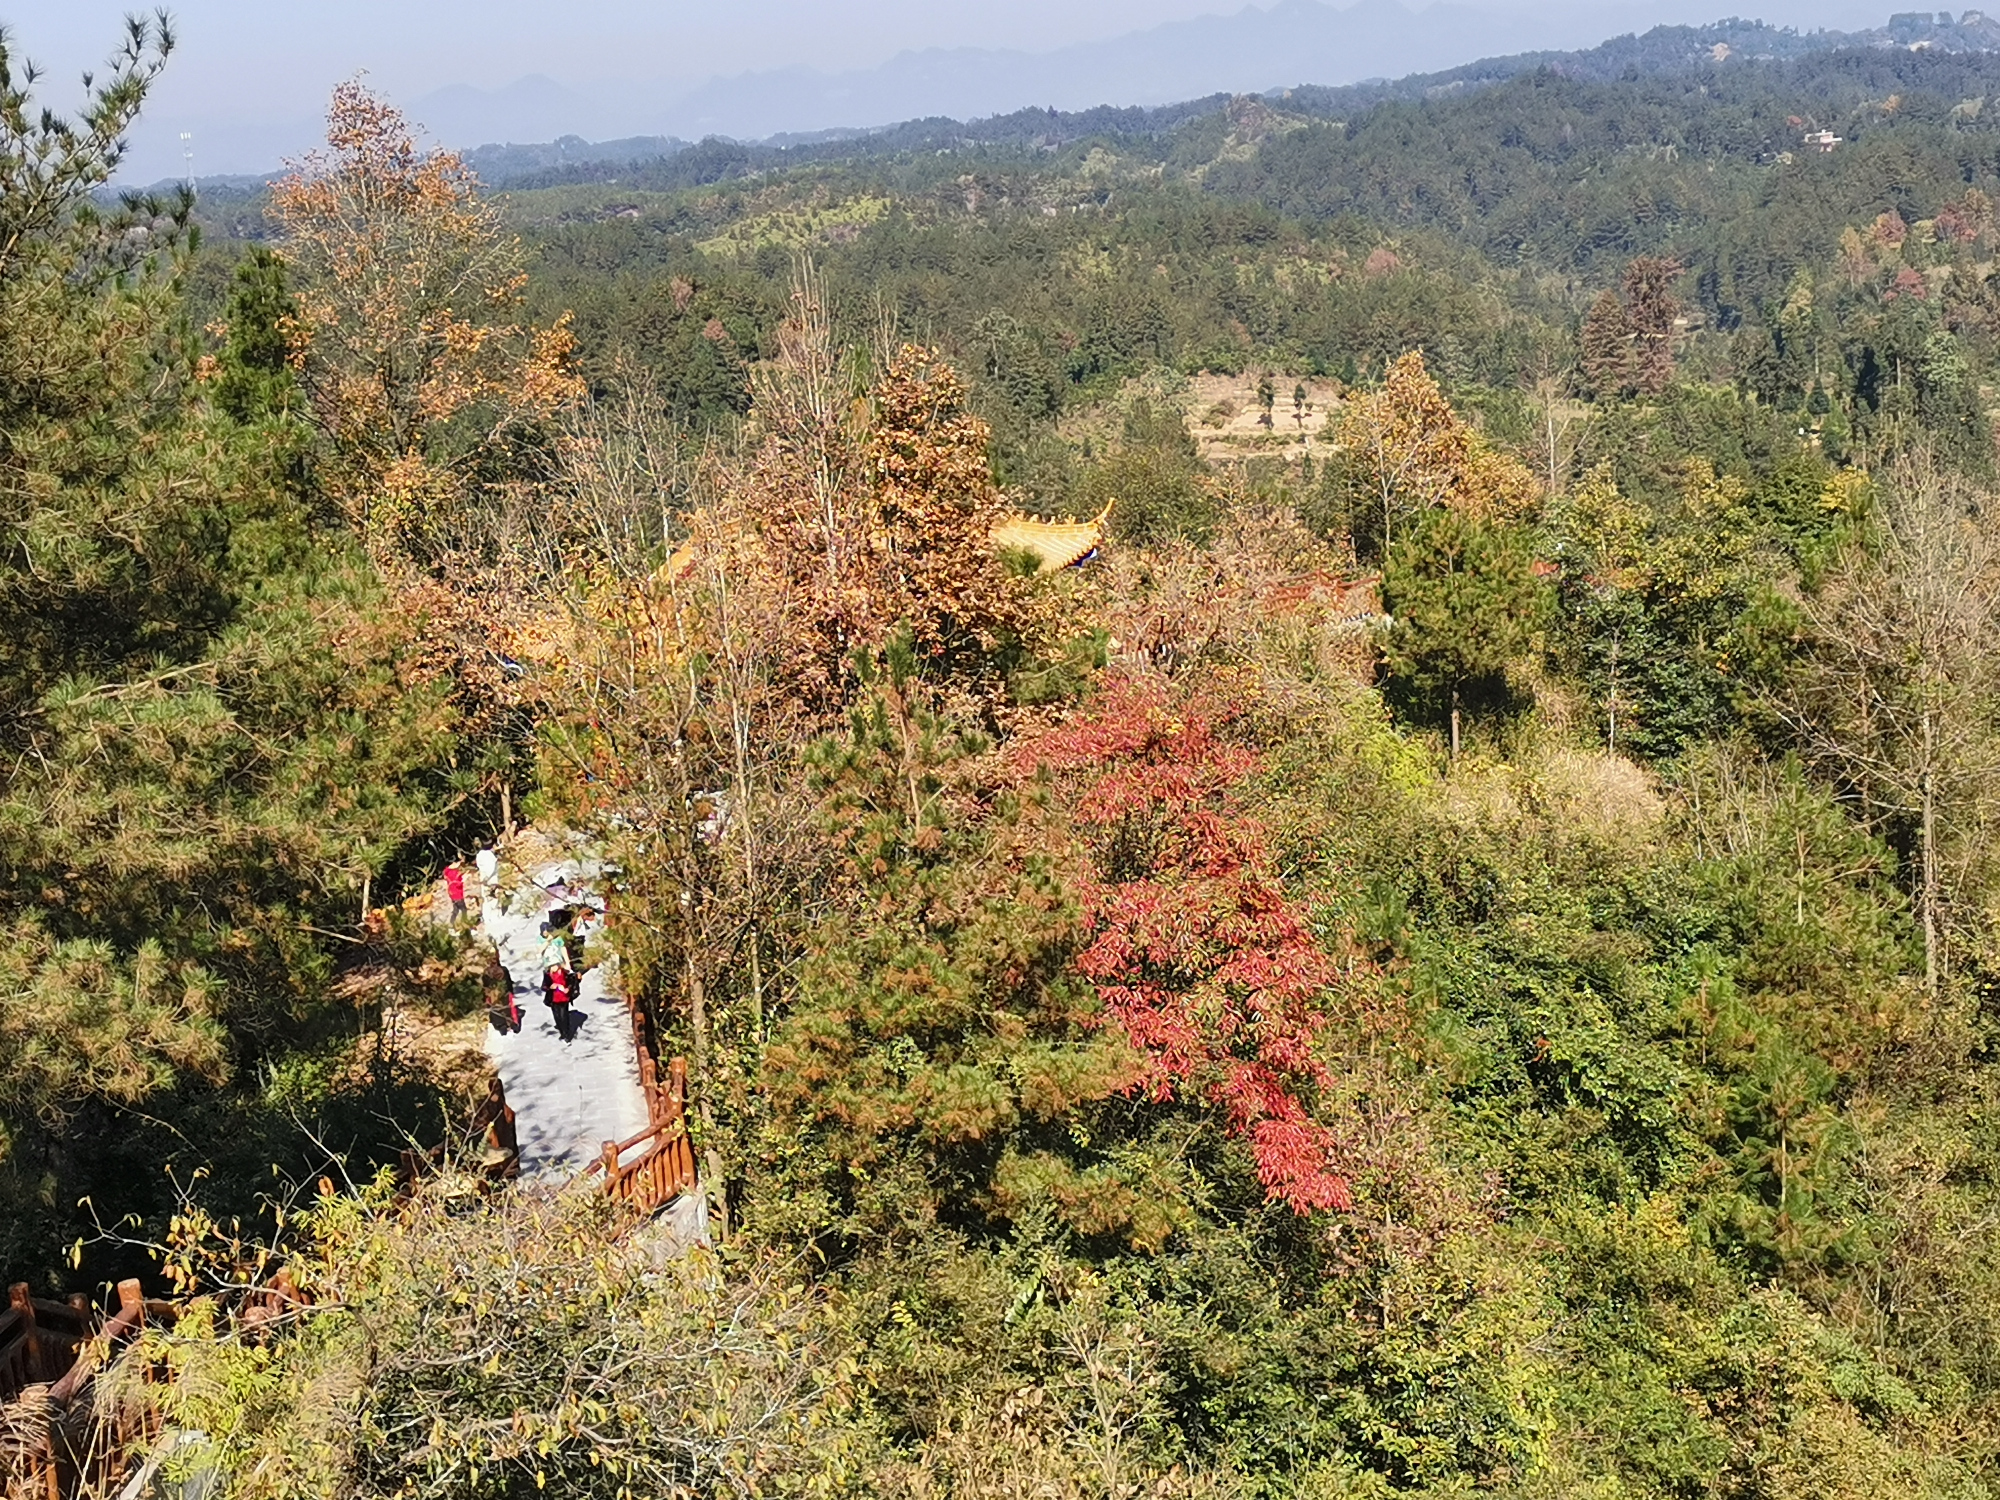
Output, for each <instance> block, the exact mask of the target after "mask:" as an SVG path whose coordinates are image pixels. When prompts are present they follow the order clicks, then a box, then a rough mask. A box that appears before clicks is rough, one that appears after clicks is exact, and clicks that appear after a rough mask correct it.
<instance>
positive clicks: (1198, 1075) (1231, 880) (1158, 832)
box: [1024, 677, 1353, 1214]
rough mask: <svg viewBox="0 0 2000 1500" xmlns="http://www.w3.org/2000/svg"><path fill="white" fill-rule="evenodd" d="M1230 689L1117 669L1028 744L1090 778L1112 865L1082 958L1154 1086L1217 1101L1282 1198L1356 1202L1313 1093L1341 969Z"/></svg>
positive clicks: (1085, 812)
mask: <svg viewBox="0 0 2000 1500" xmlns="http://www.w3.org/2000/svg"><path fill="white" fill-rule="evenodd" d="M1234 712H1235V710H1234V709H1233V708H1232V707H1231V706H1230V705H1229V704H1228V703H1227V702H1225V701H1224V700H1222V699H1221V698H1220V697H1219V696H1217V695H1214V694H1211V693H1205V692H1197V693H1193V694H1188V693H1176V692H1175V691H1173V690H1172V689H1170V688H1169V687H1168V686H1167V685H1166V684H1164V683H1160V682H1154V681H1148V680H1139V679H1135V678H1129V677H1121V678H1114V679H1113V680H1112V681H1111V682H1110V683H1109V684H1108V685H1107V687H1106V688H1105V690H1104V691H1103V693H1102V694H1101V695H1100V697H1099V699H1098V701H1097V703H1096V704H1095V706H1094V708H1093V710H1092V711H1090V712H1088V713H1085V714H1083V715H1080V716H1079V717H1077V718H1076V719H1074V720H1072V721H1070V722H1069V723H1067V724H1065V725H1063V726H1061V727H1058V728H1056V729H1054V730H1052V731H1050V732H1048V733H1047V734H1044V735H1042V736H1040V737H1039V738H1038V739H1036V740H1035V741H1034V742H1033V743H1032V744H1031V745H1029V746H1028V747H1027V748H1026V750H1025V752H1024V753H1025V756H1026V759H1027V762H1028V764H1029V766H1030V767H1031V768H1035V769H1042V768H1046V769H1048V770H1050V771H1053V772H1056V773H1058V774H1063V775H1067V776H1076V777H1079V778H1081V782H1082V784H1081V787H1080V790H1079V792H1078V795H1077V797H1076V799H1075V802H1074V804H1073V805H1074V808H1075V816H1076V818H1077V821H1078V822H1079V823H1080V824H1081V825H1082V826H1083V827H1084V828H1085V829H1087V830H1089V832H1090V835H1091V841H1092V845H1093V849H1092V852H1093V854H1094V856H1095V867H1096V868H1095V871H1094V873H1093V874H1092V875H1091V877H1089V878H1088V879H1087V880H1085V881H1084V882H1083V884H1082V895H1083V899H1084V904H1085V913H1086V919H1087V921H1088V924H1089V929H1088V930H1089V939H1088V942H1087V944H1086V946H1085V947H1084V949H1083V951H1082V952H1081V953H1080V954H1079V956H1078V958H1077V960H1076V964H1077V968H1078V970H1079V971H1080V972H1081V973H1082V974H1083V975H1085V976H1086V977H1087V978H1089V979H1090V980H1091V981H1092V982H1093V983H1094V984H1095V985H1096V986H1097V990H1098V994H1099V995H1100V997H1101V998H1102V1000H1103V1002H1104V1006H1105V1010H1106V1012H1107V1014H1108V1016H1109V1017H1110V1018H1111V1019H1112V1020H1113V1021H1115V1023H1116V1024H1118V1025H1119V1026H1121V1027H1122V1028H1123V1029H1124V1031H1125V1033H1126V1035H1127V1036H1128V1037H1129V1038H1130V1039H1131V1041H1132V1043H1133V1045H1134V1046H1136V1047H1137V1048H1138V1050H1139V1052H1140V1053H1141V1054H1142V1056H1143V1057H1144V1058H1145V1060H1146V1064H1147V1067H1146V1074H1145V1077H1144V1079H1143V1080H1142V1081H1141V1083H1140V1084H1138V1085H1137V1087H1140V1088H1144V1089H1146V1090H1148V1091H1149V1092H1150V1093H1151V1095H1152V1097H1154V1098H1155V1099H1159V1100H1163V1101H1164V1100H1168V1099H1172V1098H1174V1097H1176V1095H1181V1094H1192V1095H1194V1096H1195V1097H1198V1098H1202V1099H1205V1100H1207V1101H1208V1102H1209V1103H1211V1104H1213V1105H1216V1106H1218V1107H1219V1108H1220V1109H1221V1110H1222V1111H1223V1113H1224V1116H1225V1119H1226V1121H1227V1124H1228V1128H1229V1130H1230V1132H1231V1133H1232V1134H1234V1135H1237V1136H1239V1137H1241V1138H1242V1139H1244V1140H1245V1141H1246V1142H1247V1143H1248V1145H1249V1148H1250V1151H1251V1154H1252V1156H1253V1158H1254V1159H1255V1161H1256V1166H1257V1175H1258V1178H1259V1180H1260V1181H1261V1182H1262V1183H1263V1185H1264V1189H1265V1192H1266V1194H1267V1196H1268V1197H1269V1199H1270V1200H1271V1201H1273V1202H1284V1203H1286V1204H1288V1205H1290V1206H1291V1208H1293V1209H1294V1210H1295V1211H1296V1212H1298V1213H1301V1214H1303V1213H1308V1212H1311V1211H1312V1210H1314V1209H1328V1208H1333V1209H1347V1208H1351V1207H1352V1206H1353V1198H1352V1194H1351V1192H1350V1189H1349V1184H1348V1177H1347V1175H1346V1173H1345V1172H1344V1171H1343V1170H1342V1169H1341V1167H1340V1165H1339V1162H1340V1157H1341V1151H1340V1146H1339V1142H1338V1140H1337V1138H1336V1136H1335V1134H1334V1132H1333V1131H1332V1130H1331V1129H1330V1128H1329V1127H1328V1126H1327V1125H1326V1124H1325V1123H1323V1122H1322V1121H1320V1120H1318V1119H1315V1118H1314V1116H1313V1113H1312V1110H1311V1108H1310V1104H1309V1100H1310V1098H1311V1096H1312V1095H1313V1093H1314V1092H1316V1091H1317V1090H1318V1089H1319V1088H1320V1087H1322V1086H1324V1085H1326V1084H1327V1083H1329V1082H1330V1081H1331V1075H1330V1073H1329V1070H1328V1068H1327V1066H1326V1064H1325V1062H1324V1061H1323V1060H1322V1059H1321V1056H1320V1049H1319V1047H1318V1046H1317V1042H1318V1039H1319V1037H1320V1036H1321V1034H1322V1033H1323V1031H1324V1030H1325V1028H1326V1027H1327V1026H1328V1024H1329V1020H1328V1017H1327V1016H1326V1014H1325V1013H1324V1012H1323V1010H1322V1009H1321V1005H1322V1003H1323V1001H1324V998H1325V997H1326V995H1327V994H1328V993H1329V992H1330V991H1331V990H1332V988H1333V986H1334V984H1335V982H1336V979H1337V972H1336V969H1335V966H1334V964H1333V962H1332V961H1331V960H1330V959H1329V957H1328V956H1327V955H1326V953H1325V952H1324V951H1323V950H1322V949H1321V948H1320V946H1319V944H1318V942H1317V941H1316V940H1315V938H1314V935H1313V932H1312V929H1311V927H1310V925H1309V923H1308V922H1307V919H1306V917H1305V914H1304V913H1303V912H1301V911H1300V910H1299V908H1298V907H1297V906H1296V905H1294V904H1293V903H1292V902H1291V901H1290V900H1289V899H1288V898H1287V897H1286V895H1285V893H1284V890H1283V889H1282V887H1281V886H1280V884H1279V881H1278V878H1277V875H1276V873H1275V872H1274V871H1273V870H1272V869H1271V864H1270V856H1269V852H1268V850H1267V848H1266V843H1265V836H1264V830H1263V828H1262V826H1261V825H1260V824H1259V823H1257V822H1256V820H1255V819H1253V818H1251V817H1249V816H1247V815H1246V814H1245V813H1244V812H1243V811H1242V809H1241V807H1240V805H1239V801H1238V795H1239V789H1240V788H1241V786H1242V783H1243V782H1244V780H1245V779H1246V778H1247V777H1249V776H1250V775H1251V774H1252V773H1254V772H1255V771H1256V770H1257V768H1258V757H1257V754H1256V752H1255V751H1254V750H1251V749H1250V748H1248V747H1246V746H1244V745H1241V744H1237V743H1232V742H1231V741H1230V740H1228V739H1227V738H1226V737H1225V736H1224V735H1223V733H1222V732H1221V730H1222V729H1223V727H1224V726H1225V725H1226V723H1227V721H1228V720H1229V719H1230V718H1231V717H1232V716H1233V715H1234Z"/></svg>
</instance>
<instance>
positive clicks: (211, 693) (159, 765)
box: [0, 22, 444, 1263]
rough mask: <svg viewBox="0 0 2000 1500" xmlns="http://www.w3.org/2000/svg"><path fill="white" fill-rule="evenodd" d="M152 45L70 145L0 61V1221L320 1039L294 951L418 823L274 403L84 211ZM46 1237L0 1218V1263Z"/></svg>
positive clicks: (416, 719)
mask: <svg viewBox="0 0 2000 1500" xmlns="http://www.w3.org/2000/svg"><path fill="white" fill-rule="evenodd" d="M170 44H171V43H170V38H169V37H168V36H167V35H165V34H164V32H163V31H161V30H159V29H157V28H156V27H154V26H152V25H151V24H149V23H137V22H135V23H134V24H133V26H132V28H131V31H130V33H129V35H128V38H127V43H126V47H125V50H124V51H123V53H121V54H120V56H119V58H118V59H117V61H116V64H115V66H114V69H113V71H112V74H111V76H110V77H109V78H108V79H107V80H106V81H105V82H103V83H101V84H100V85H99V86H98V87H97V89H96V91H95V93H94V94H93V96H92V99H91V102H90V103H89V105H88V106H87V107H86V110H85V112H84V116H83V118H82V120H81V122H80V123H77V124H71V123H69V122H65V121H62V120H59V119H55V118H53V117H51V116H48V115H44V114H40V113H39V112H37V111H35V110H34V109H33V108H32V106H31V103H30V101H29V98H28V96H27V94H26V92H25V90H24V89H21V88H16V87H14V86H13V84H12V83H11V82H10V81H8V74H7V72H6V69H5V66H4V54H0V184H4V188H5V190H4V191H0V247H5V248H4V250H0V433H3V434H4V436H0V517H4V523H5V530H4V547H0V1203H4V1202H5V1201H6V1200H7V1199H9V1198H16V1199H18V1198H19V1197H21V1196H23V1195H32V1196H39V1197H41V1198H42V1199H44V1200H45V1201H46V1202H53V1203H63V1202H67V1203H68V1204H70V1205H74V1203H75V1202H76V1198H77V1193H76V1192H75V1191H72V1190H71V1189H72V1188H73V1186H74V1184H73V1180H72V1176H71V1174H72V1173H73V1172H75V1171H76V1170H78V1169H79V1159H80V1143H81V1141H82V1139H83V1137H82V1135H80V1134H79V1132H83V1131H86V1130H94V1131H95V1132H96V1136H95V1138H97V1139H99V1140H100V1141H101V1140H102V1138H103V1136H104V1133H105V1132H106V1131H115V1130H116V1129H118V1128H122V1127H120V1126H118V1125H117V1124H116V1122H115V1121H112V1120H110V1119H109V1118H107V1117H102V1116H101V1115H100V1116H98V1117H97V1123H96V1125H95V1126H92V1125H90V1122H89V1121H88V1120H87V1119H86V1118H85V1117H87V1116H92V1114H93V1112H94V1111H97V1110H99V1108H100V1106H102V1105H104V1104H107V1103H122V1104H132V1103H136V1102H138V1101H140V1100H142V1099H147V1098H150V1097H152V1096H154V1095H157V1094H160V1093H161V1092H162V1091H165V1090H169V1089H172V1088H175V1087H176V1086H179V1085H185V1084H192V1083H193V1082H194V1081H195V1080H196V1079H197V1078H201V1079H206V1080H208V1081H210V1082H214V1081H219V1080H221V1079H223V1078H224V1077H226V1076H227V1075H228V1074H229V1073H230V1072H231V1071H232V1070H233V1069H234V1068H236V1067H238V1066H239V1065H240V1064H242V1063H244V1062H246V1061H249V1060H252V1059H255V1058H258V1057H261V1056H267V1055H269V1054H270V1053H271V1052H272V1051H273V1050H275V1049H279V1048H282V1047H285V1046H288V1045H292V1044H294V1043H296V1042H297V1041H298V1040H299V1039H300V1038H301V1037H303V1036H306V1035H309V1034H310V1033H311V1032H312V1030H313V1028H314V1027H315V1025H316V1024H317V1022H318V1021H319V1020H320V1019H322V1018H323V1017H324V1015H325V1014H326V1011H325V1006H324V1002H325V998H326V993H327V986H326V981H327V980H328V979H329V977H330V976H331V972H332V967H333V961H332V957H331V955H330V953H329V951H328V943H327V941H326V939H325V938H324V937H322V936H320V935H319V933H320V931H322V930H327V929H337V928H338V927H340V926H344V925H347V924H348V923H351V921H352V920H353V917H354V915H355V913H356V911H357V897H358V895H359V892H360V889H361V887H362V884H363V882H364V881H365V880H366V879H368V878H369V877H370V875H371V874H373V873H376V872H379V871H381V870H382V869H383V868H384V867H385V866H386V865H387V864H388V863H389V862H390V861H392V860H393V859H394V858H395V857H396V856H397V853H398V850H399V849H400V847H401V846H402V845H403V843H404V842H405V841H406V840H407V839H409V838H410V837H412V836H413V835H415V834H417V833H418V832H420V831H421V830H423V829H424V828H425V827H426V826H427V825H428V822H429V820H430V812H429V807H428V804H429V796H428V793H427V790H426V788H427V784H428V782H427V777H428V775H429V772H430V768H431V767H432V766H433V764H434V763H435V757H436V753H437V751H438V749H439V747H440V744H441V737H442V735H443V732H444V725H443V724H442V722H441V721H440V720H439V719H438V718H437V717H436V716H435V715H434V714H433V712H432V700H431V698H430V697H429V695H428V694H427V693H425V692H424V691H421V690H419V691H415V692H411V691H408V690H407V688H408V685H407V684H406V683H405V682H403V681H402V680H401V678H400V676H399V671H398V662H397V645H396V642H397V639H398V636H399V634H400V632H398V631H396V630H395V629H393V628H392V627H391V626H390V625H389V623H388V622H386V621H385V620H383V619H382V618H380V614H379V611H378V609H377V606H376V592H377V591H376V588H375V584H374V581H373V577H372V574H371V573H370V572H369V571H368V569H367V567H366V564H365V562H364V561H363V560H362V559H361V558H359V556H358V554H357V552H356V549H355V548H354V547H353V546H352V545H351V544H350V543H349V542H348V541H347V540H346V539H345V536H344V534H341V533H335V534H330V535H329V534H325V533H322V532H321V531H319V530H318V529H317V528H316V527H315V526H314V524H313V522H312V519H311V515H310V512H309V509H308V508H307V506H306V505H305V504H304V503H303V501H302V499H301V498H300V497H299V496H298V495H297V494H296V493H295V490H294V487H293V486H292V485H291V484H290V483H289V479H290V478H291V477H292V476H291V475H290V473H289V470H288V467H287V463H286V454H287V442H286V440H285V439H284V438H283V437H282V436H276V437H274V436H273V434H272V433H271V432H270V431H269V430H268V426H267V424H262V423H253V424H252V425H249V426H246V425H245V424H244V423H243V422H241V421H239V420H236V419H235V418H236V417H250V416H255V415H256V414H257V413H258V412H260V411H261V412H264V413H268V411H269V409H270V408H271V406H272V405H273V403H274V401H278V398H277V397H276V396H274V394H273V392H274V390H275V389H276V387H277V385H278V384H279V383H280V382H281V380H282V376H281V374H280V372H279V371H278V370H276V369H275V368H273V367H272V365H271V363H270V352H271V351H270V350H269V348H268V347H267V346H259V345H258V344H257V343H256V342H255V341H254V335H253V332H252V324H253V323H254V321H255V320H254V319H246V320H241V321H240V322H239V337H238V338H237V339H236V340H234V341H233V342H232V344H231V346H230V348H229V349H228V350H226V351H225V353H224V356H223V358H222V360H221V361H220V362H219V367H220V371H221V375H220V378H219V380H218V381H217V384H218V385H219V386H220V387H221V390H220V393H219V396H220V399H221V401H223V402H226V403H227V404H229V405H231V406H232V407H233V408H234V412H235V416H227V415H224V414H222V413H220V412H218V411H217V410H216V406H215V404H212V403H211V402H210V401H209V400H208V399H207V397H206V395H205V392H204V382H203V380H202V379H201V378H200V377H202V376H204V375H207V374H208V373H210V371H209V369H208V367H207V366H206V365H200V366H198V365H197V364H196V363H195V362H194V361H193V360H192V359H191V358H190V354H191V351H190V350H189V348H188V347H187V345H186V344H185V342H184V340H183V339H182V338H181V336H180V333H179V330H180V329H181V328H182V327H183V326H184V325H183V322H182V318H181V315H180V309H179V298H180V287H179V280H178V261H177V256H176V247H175V242H176V239H177V237H178V236H179V233H180V230H181V227H182V225H183V223H184V215H181V216H177V215H176V214H175V213H174V212H172V211H169V210H167V209H165V208H163V207H162V206H161V205H157V204H149V203H145V202H133V203H130V204H128V205H127V207H126V208H125V209H124V210H123V211H122V212H120V213H119V214H116V215H111V216H106V215H103V214H101V213H100V212H99V211H98V209H97V208H96V205H95V201H94V198H93V194H94V192H95V190H96V189H97V187H98V186H99V185H100V184H102V183H103V182H104V181H105V180H106V179H107V178H108V177H109V175H110V173H111V171H112V170H113V168H114V166H115V164H116V162H117V160H118V157H119V152H120V149H121V147H120V139H121V137H122V133H123V131H124V130H125V128H126V127H127V126H128V125H129V124H130V122H131V121H132V119H133V118H134V117H135V116H136V114H137V112H138V109H139V107H140V105H141V103H142V102H143V100H144V98H145V95H146V89H147V86H148V84H149V83H150V82H151V80H152V78H153V77H154V76H155V75H156V74H157V72H158V69H159V66H160V64H161V62H162V61H163V60H164V57H165V55H166V52H167V50H168V47H169V46H170ZM184 207H185V205H182V208H184ZM257 274H258V273H257V270H256V268H255V266H254V265H253V268H252V272H251V277H252V279H251V281H250V282H248V283H246V286H245V289H244V293H243V295H242V296H241V297H239V302H242V301H244V300H245V299H249V300H251V301H256V300H259V299H261V300H262V301H264V302H269V301H270V300H271V288H270V286H269V284H268V283H264V284H262V285H260V284H258V283H257V282H256V280H255V277H256V275H257ZM252 371H256V372H257V379H256V380H254V381H252V380H250V379H249V374H250V372H252ZM237 372H242V373H243V375H244V377H245V378H244V380H242V381H239V382H237V383H236V384H235V385H234V386H232V384H231V379H232V376H233V375H235V374H236V373H237ZM279 404H282V403H281V402H279ZM65 1212H66V1211H65ZM67 1227H68V1226H67V1225H66V1224H65V1223H64V1221H63V1216H62V1214H60V1213H57V1212H48V1213H43V1214H38V1215H32V1216H31V1215H26V1214H16V1213H14V1212H11V1211H9V1210H8V1209H5V1208H0V1261H4V1262H7V1263H13V1262H14V1261H15V1259H16V1257H17V1256H21V1257H24V1258H25V1257H26V1256H27V1255H29V1254H31V1253H34V1252H33V1251H31V1249H30V1248H29V1245H30V1242H36V1243H39V1244H41V1245H42V1246H43V1248H44V1249H46V1246H47V1244H48V1242H49V1241H51V1240H54V1239H57V1238H58V1237H61V1236H63V1231H64V1229H65V1228H67Z"/></svg>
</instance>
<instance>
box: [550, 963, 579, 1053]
mask: <svg viewBox="0 0 2000 1500" xmlns="http://www.w3.org/2000/svg"><path fill="white" fill-rule="evenodd" d="M569 1002H570V974H569V970H568V969H563V968H555V969H551V970H549V1010H550V1012H551V1013H552V1014H553V1015H554V1016H555V1018H556V1035H557V1036H559V1037H561V1038H562V1039H563V1040H564V1041H568V1040H569V1039H570V1037H571V1036H572V1035H574V1033H573V1032H571V1030H570V1029H569V1022H570V1014H569Z"/></svg>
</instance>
